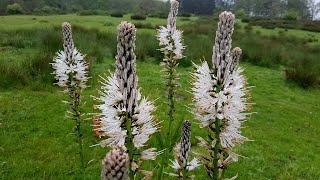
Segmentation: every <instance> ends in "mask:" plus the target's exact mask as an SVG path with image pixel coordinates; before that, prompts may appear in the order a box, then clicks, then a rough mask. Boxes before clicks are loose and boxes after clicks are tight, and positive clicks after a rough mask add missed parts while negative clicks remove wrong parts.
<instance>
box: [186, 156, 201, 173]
mask: <svg viewBox="0 0 320 180" xmlns="http://www.w3.org/2000/svg"><path fill="white" fill-rule="evenodd" d="M199 166H200V164H199V160H198V159H197V158H193V159H192V160H191V161H190V162H189V163H188V165H187V170H188V171H192V170H194V169H195V168H197V167H199Z"/></svg>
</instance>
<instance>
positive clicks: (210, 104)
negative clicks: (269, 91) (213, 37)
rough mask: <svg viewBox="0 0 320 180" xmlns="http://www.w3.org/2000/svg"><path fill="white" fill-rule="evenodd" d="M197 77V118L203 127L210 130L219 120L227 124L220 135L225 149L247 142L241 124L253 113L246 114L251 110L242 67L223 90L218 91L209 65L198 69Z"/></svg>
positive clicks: (194, 97)
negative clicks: (242, 133)
mask: <svg viewBox="0 0 320 180" xmlns="http://www.w3.org/2000/svg"><path fill="white" fill-rule="evenodd" d="M195 67H196V72H195V73H193V78H194V80H195V82H194V83H193V87H192V91H193V95H194V96H193V101H194V104H195V109H194V110H193V114H194V115H195V118H196V119H197V120H199V121H200V127H201V128H204V127H209V126H210V125H212V124H213V123H214V121H215V119H216V118H217V119H219V120H221V122H222V124H225V125H224V126H223V128H222V131H221V133H220V140H221V144H222V146H223V147H224V148H231V147H234V146H235V145H236V144H240V143H243V142H244V141H246V140H247V138H245V137H244V136H242V135H241V134H240V133H241V131H240V128H241V124H242V123H243V122H244V121H245V119H246V118H247V115H249V114H250V113H244V112H245V111H247V110H249V109H248V108H249V107H250V106H249V105H250V104H248V103H246V101H247V98H248V97H247V95H248V88H247V87H246V79H245V77H244V76H243V75H241V74H240V73H241V72H242V71H243V69H242V68H240V67H238V68H237V69H236V70H235V71H234V72H233V73H232V74H231V75H230V76H229V77H228V79H227V80H226V83H225V85H224V87H223V89H220V90H218V86H217V82H218V81H217V77H215V75H214V74H213V73H211V71H210V69H209V66H208V64H207V62H203V63H202V65H201V66H198V65H195Z"/></svg>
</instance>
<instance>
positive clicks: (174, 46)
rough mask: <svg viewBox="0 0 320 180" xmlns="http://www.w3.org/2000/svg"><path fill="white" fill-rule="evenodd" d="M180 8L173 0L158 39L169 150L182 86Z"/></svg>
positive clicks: (183, 47) (164, 159) (164, 158)
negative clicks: (161, 59) (163, 82)
mask: <svg viewBox="0 0 320 180" xmlns="http://www.w3.org/2000/svg"><path fill="white" fill-rule="evenodd" d="M178 10H179V2H178V1H176V0H171V8H170V12H169V14H168V22H167V26H166V27H164V26H161V27H160V28H159V30H158V34H157V39H158V40H159V46H160V51H161V52H162V53H163V55H164V57H163V61H162V62H161V66H163V69H162V73H163V75H162V77H163V78H164V79H165V81H166V82H165V85H166V86H167V98H168V107H169V112H168V116H169V125H168V127H167V128H166V129H167V133H166V134H167V137H166V141H165V143H164V144H166V145H165V146H166V147H170V149H169V151H170V150H171V148H172V147H173V143H172V142H171V136H170V133H171V131H172V130H171V125H172V122H173V121H174V112H175V95H176V92H177V91H178V88H179V87H180V86H181V85H180V83H179V74H177V73H176V68H177V67H178V65H179V63H178V61H179V60H180V59H182V58H183V50H184V49H185V46H184V45H183V43H182V31H180V30H178V29H177V27H176V21H177V15H178ZM166 157H167V153H165V155H164V156H163V159H162V163H161V164H162V166H161V169H160V172H159V173H160V174H163V173H162V172H163V168H164V163H165V161H166V160H167V159H166Z"/></svg>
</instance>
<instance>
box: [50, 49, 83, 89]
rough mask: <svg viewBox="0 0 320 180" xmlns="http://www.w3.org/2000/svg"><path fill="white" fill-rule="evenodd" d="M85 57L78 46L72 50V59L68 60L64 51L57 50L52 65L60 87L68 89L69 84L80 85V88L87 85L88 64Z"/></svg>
mask: <svg viewBox="0 0 320 180" xmlns="http://www.w3.org/2000/svg"><path fill="white" fill-rule="evenodd" d="M84 57H85V56H84V55H82V54H81V53H80V52H79V51H78V50H77V49H76V48H74V49H73V51H72V58H71V60H68V58H67V55H66V54H65V52H64V51H59V52H57V55H56V57H55V58H54V59H53V61H54V62H53V63H52V67H53V69H54V72H53V74H55V79H56V80H57V81H58V82H57V84H58V85H59V86H60V87H63V88H67V89H68V88H70V87H69V86H74V87H80V90H83V89H85V88H86V87H87V86H86V82H87V81H88V79H89V78H88V71H87V69H88V64H87V63H86V62H85V61H84ZM72 77H73V78H72Z"/></svg>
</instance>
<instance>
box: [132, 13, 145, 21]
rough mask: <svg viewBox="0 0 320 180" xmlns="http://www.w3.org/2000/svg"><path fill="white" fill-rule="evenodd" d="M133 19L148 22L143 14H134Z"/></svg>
mask: <svg viewBox="0 0 320 180" xmlns="http://www.w3.org/2000/svg"><path fill="white" fill-rule="evenodd" d="M131 19H132V20H146V19H147V17H146V16H145V15H142V14H134V15H131Z"/></svg>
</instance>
